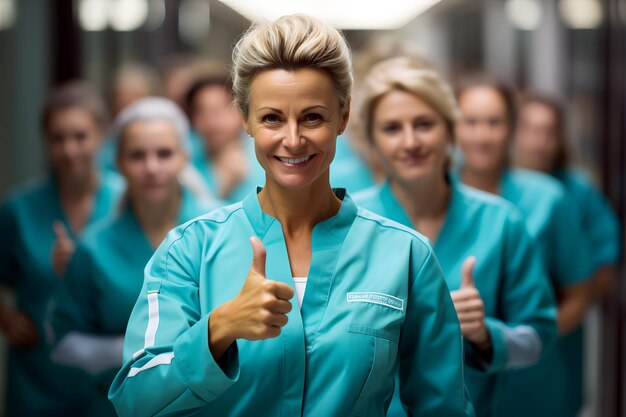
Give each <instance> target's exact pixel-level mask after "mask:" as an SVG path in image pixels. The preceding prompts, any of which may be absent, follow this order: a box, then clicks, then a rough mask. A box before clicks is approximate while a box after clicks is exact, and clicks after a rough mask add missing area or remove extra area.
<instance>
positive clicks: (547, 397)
mask: <svg viewBox="0 0 626 417" xmlns="http://www.w3.org/2000/svg"><path fill="white" fill-rule="evenodd" d="M500 194H501V196H502V197H504V198H505V199H506V200H508V201H510V202H511V203H513V204H514V205H515V206H516V207H518V208H519V209H520V210H521V212H522V214H523V215H524V217H525V219H526V224H527V228H528V231H529V233H530V234H531V236H532V237H534V238H535V240H536V242H537V244H538V246H539V249H540V250H541V252H542V254H543V260H544V262H545V263H546V266H547V269H548V274H549V277H550V281H551V284H552V286H553V287H554V288H555V290H557V292H558V289H560V288H563V287H567V286H571V285H575V284H580V283H582V282H583V281H585V280H586V279H588V278H590V277H591V275H592V273H593V270H594V268H593V261H592V258H591V257H590V256H589V254H590V253H591V250H590V249H589V239H588V238H587V237H586V236H585V234H584V232H583V230H582V221H581V218H580V215H579V213H578V209H577V207H576V205H575V204H574V203H573V202H572V201H571V200H570V199H569V197H568V196H567V193H566V190H565V188H564V187H563V186H562V185H561V184H560V183H559V182H558V181H557V180H556V179H554V178H552V177H551V176H549V175H545V174H541V173H537V172H532V171H527V170H522V169H510V170H506V171H505V172H504V173H503V175H502V179H501V184H500ZM562 342H563V338H559V339H558V340H557V343H556V344H555V345H554V346H552V347H551V348H547V349H546V350H545V351H544V354H543V356H542V358H541V360H540V361H539V363H537V364H536V365H534V366H532V367H529V368H525V369H519V370H508V371H506V372H505V373H504V374H503V376H502V383H501V384H500V388H499V391H500V394H499V395H498V401H497V402H496V405H495V410H496V411H495V413H494V415H495V416H501V417H518V416H519V417H528V416H533V417H544V416H545V417H553V416H559V417H561V416H563V417H570V416H569V415H567V414H565V410H567V409H568V408H569V404H570V402H571V401H572V398H570V397H569V389H568V386H569V381H568V379H569V378H570V373H569V369H568V361H567V358H566V356H565V355H564V354H563V353H562V349H563V348H562Z"/></svg>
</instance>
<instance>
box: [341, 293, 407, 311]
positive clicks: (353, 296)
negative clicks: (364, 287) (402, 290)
mask: <svg viewBox="0 0 626 417" xmlns="http://www.w3.org/2000/svg"><path fill="white" fill-rule="evenodd" d="M347 301H348V302H349V303H370V304H379V305H381V306H386V307H389V308H393V309H395V310H400V311H402V310H404V300H402V299H400V298H398V297H394V296H393V295H389V294H383V293H380V292H349V293H348V294H347Z"/></svg>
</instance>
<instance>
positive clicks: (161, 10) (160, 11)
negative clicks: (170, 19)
mask: <svg viewBox="0 0 626 417" xmlns="http://www.w3.org/2000/svg"><path fill="white" fill-rule="evenodd" d="M149 6H150V7H149V8H148V18H147V21H146V29H148V30H156V29H158V28H159V27H160V26H161V25H162V24H163V21H164V20H165V0H150V4H149Z"/></svg>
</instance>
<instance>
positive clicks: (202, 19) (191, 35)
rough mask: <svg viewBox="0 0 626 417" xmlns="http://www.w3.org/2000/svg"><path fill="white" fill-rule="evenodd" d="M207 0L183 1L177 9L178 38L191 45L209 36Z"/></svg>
mask: <svg viewBox="0 0 626 417" xmlns="http://www.w3.org/2000/svg"><path fill="white" fill-rule="evenodd" d="M209 9H210V7H209V2H208V1H207V0H183V2H182V3H181V4H180V8H179V9H178V32H179V35H180V38H181V39H182V40H183V41H184V42H186V43H188V44H191V45H195V44H198V43H200V42H202V41H204V40H206V38H207V37H208V36H209V29H210V26H211V13H210V10H209Z"/></svg>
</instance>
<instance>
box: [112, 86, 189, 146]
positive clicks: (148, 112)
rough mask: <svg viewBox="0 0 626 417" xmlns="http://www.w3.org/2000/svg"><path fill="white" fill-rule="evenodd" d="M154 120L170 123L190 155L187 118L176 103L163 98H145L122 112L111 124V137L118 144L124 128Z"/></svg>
mask: <svg viewBox="0 0 626 417" xmlns="http://www.w3.org/2000/svg"><path fill="white" fill-rule="evenodd" d="M154 119H159V120H167V121H169V122H171V123H172V125H174V129H175V130H176V133H177V136H178V138H179V139H180V141H181V145H182V147H183V150H184V151H185V152H186V153H187V154H188V155H189V154H191V143H190V142H189V121H188V120H187V116H185V113H183V111H182V110H181V109H180V107H178V105H176V103H174V102H173V101H172V100H168V99H166V98H163V97H145V98H142V99H140V100H137V101H136V102H134V103H133V104H131V105H130V106H128V107H126V108H125V109H124V110H122V111H121V112H120V113H119V114H118V116H117V117H116V118H115V122H114V123H113V129H112V132H111V134H112V137H113V138H114V140H115V141H116V144H118V143H119V139H120V135H121V133H122V131H123V130H124V129H125V128H126V126H128V125H129V124H131V123H133V122H136V121H139V120H154Z"/></svg>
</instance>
